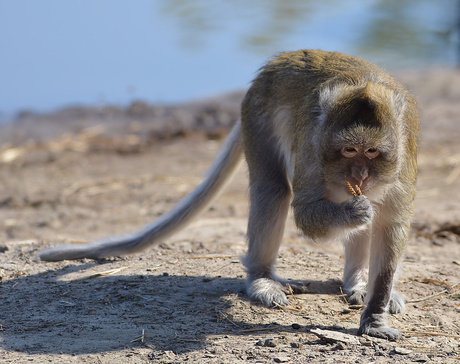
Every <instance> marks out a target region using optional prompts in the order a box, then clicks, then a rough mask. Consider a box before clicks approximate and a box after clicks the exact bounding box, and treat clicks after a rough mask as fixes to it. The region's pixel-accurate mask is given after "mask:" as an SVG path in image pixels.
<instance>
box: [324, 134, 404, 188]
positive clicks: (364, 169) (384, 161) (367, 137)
mask: <svg viewBox="0 0 460 364" xmlns="http://www.w3.org/2000/svg"><path fill="white" fill-rule="evenodd" d="M328 139H329V140H330V142H329V143H328V146H323V148H324V147H325V148H326V150H325V152H324V160H323V165H324V179H325V181H326V184H327V185H328V189H337V188H338V189H340V190H343V191H346V185H345V183H346V182H350V183H351V184H352V185H353V186H355V185H357V186H359V187H360V189H361V191H362V192H363V193H364V194H366V193H370V192H372V190H374V189H379V190H380V187H384V186H386V185H389V184H391V183H392V182H394V181H395V179H396V175H397V171H398V160H397V155H398V153H397V150H398V140H396V138H395V137H394V135H393V133H392V132H391V131H390V130H385V129H384V128H381V127H366V126H363V125H353V126H350V127H346V128H343V129H342V130H340V131H338V132H337V131H336V133H335V134H334V135H331V137H330V138H328Z"/></svg>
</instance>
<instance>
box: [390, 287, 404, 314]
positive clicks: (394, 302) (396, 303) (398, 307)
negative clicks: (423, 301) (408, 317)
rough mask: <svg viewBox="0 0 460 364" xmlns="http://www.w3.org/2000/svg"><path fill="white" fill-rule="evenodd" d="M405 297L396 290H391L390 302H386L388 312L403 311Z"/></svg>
mask: <svg viewBox="0 0 460 364" xmlns="http://www.w3.org/2000/svg"><path fill="white" fill-rule="evenodd" d="M404 307H405V299H404V297H403V296H401V295H400V294H399V293H397V292H391V298H390V303H389V304H388V311H389V312H390V313H393V314H395V313H400V312H402V311H404Z"/></svg>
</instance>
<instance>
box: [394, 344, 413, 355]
mask: <svg viewBox="0 0 460 364" xmlns="http://www.w3.org/2000/svg"><path fill="white" fill-rule="evenodd" d="M395 353H396V354H400V355H408V354H410V353H412V350H409V349H406V348H400V347H398V346H397V347H395Z"/></svg>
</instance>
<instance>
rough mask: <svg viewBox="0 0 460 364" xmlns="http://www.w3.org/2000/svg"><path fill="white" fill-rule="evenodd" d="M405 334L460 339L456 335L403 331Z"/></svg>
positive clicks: (459, 336)
mask: <svg viewBox="0 0 460 364" xmlns="http://www.w3.org/2000/svg"><path fill="white" fill-rule="evenodd" d="M402 333H404V334H414V335H425V336H444V337H453V338H455V339H460V335H454V334H444V333H442V332H430V331H402Z"/></svg>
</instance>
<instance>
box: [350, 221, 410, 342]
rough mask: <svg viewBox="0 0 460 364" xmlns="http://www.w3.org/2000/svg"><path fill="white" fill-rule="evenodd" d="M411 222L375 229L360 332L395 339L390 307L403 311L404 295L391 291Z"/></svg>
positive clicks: (397, 334) (396, 335)
mask: <svg viewBox="0 0 460 364" xmlns="http://www.w3.org/2000/svg"><path fill="white" fill-rule="evenodd" d="M408 231H409V225H408V224H407V225H393V226H377V227H375V229H374V231H373V239H372V243H371V252H370V254H371V257H370V264H369V266H370V270H369V283H368V293H367V300H366V301H367V306H366V308H365V309H364V311H363V313H362V315H361V323H360V327H359V331H358V334H359V335H362V334H367V335H370V336H375V337H380V338H384V339H388V340H396V339H397V338H398V336H399V333H398V331H397V330H396V329H393V328H391V327H389V326H388V324H387V311H388V310H389V311H390V312H392V313H397V312H401V311H402V310H403V309H404V299H403V298H402V297H401V296H400V295H399V294H398V293H396V292H393V291H392V288H393V280H394V275H395V272H396V269H397V265H398V263H399V261H400V260H401V256H402V254H403V253H404V248H405V245H406V240H407V236H408Z"/></svg>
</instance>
